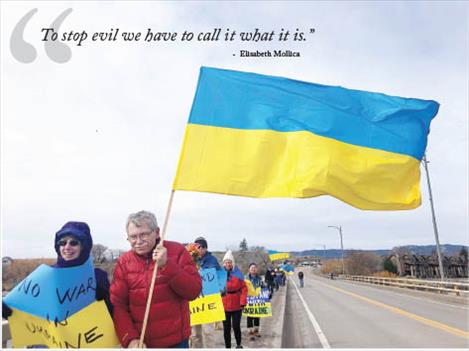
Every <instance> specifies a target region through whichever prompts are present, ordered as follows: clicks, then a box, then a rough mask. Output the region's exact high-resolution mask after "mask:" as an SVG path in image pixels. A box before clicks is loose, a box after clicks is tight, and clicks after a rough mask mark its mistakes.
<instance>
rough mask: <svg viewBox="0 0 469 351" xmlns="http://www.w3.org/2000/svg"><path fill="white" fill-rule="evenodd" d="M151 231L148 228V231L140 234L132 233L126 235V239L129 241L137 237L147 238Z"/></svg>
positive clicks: (134, 240) (135, 239)
mask: <svg viewBox="0 0 469 351" xmlns="http://www.w3.org/2000/svg"><path fill="white" fill-rule="evenodd" d="M151 233H153V230H150V231H149V232H143V233H140V234H132V235H129V236H128V237H127V240H128V241H130V242H131V243H135V242H137V240H138V239H141V240H147V239H148V238H149V237H150V235H151Z"/></svg>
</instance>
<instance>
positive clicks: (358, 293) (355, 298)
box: [282, 268, 469, 349]
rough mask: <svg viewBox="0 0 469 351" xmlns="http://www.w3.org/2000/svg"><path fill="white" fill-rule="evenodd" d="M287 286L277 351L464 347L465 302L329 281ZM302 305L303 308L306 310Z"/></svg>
mask: <svg viewBox="0 0 469 351" xmlns="http://www.w3.org/2000/svg"><path fill="white" fill-rule="evenodd" d="M303 271H304V272H305V287H304V288H299V283H298V280H297V278H296V274H295V276H292V279H291V280H290V282H289V286H288V290H287V302H286V310H285V323H284V334H283V343H282V347H288V348H305V347H306V348H329V347H330V348H442V349H446V348H468V347H469V318H468V316H469V309H468V305H467V302H468V301H467V299H462V298H459V300H457V301H456V302H455V300H454V299H453V300H451V298H445V297H443V296H441V297H435V295H436V294H433V293H432V294H428V293H420V292H416V291H407V290H406V291H404V289H391V290H389V289H388V288H382V287H376V286H373V285H365V284H360V283H352V282H348V281H342V280H336V279H335V280H330V279H326V278H323V277H319V276H316V275H314V274H313V273H312V272H311V271H309V268H307V269H304V270H303ZM305 305H306V306H307V307H306V306H305Z"/></svg>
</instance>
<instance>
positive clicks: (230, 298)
mask: <svg viewBox="0 0 469 351" xmlns="http://www.w3.org/2000/svg"><path fill="white" fill-rule="evenodd" d="M227 275H228V276H227V280H226V293H225V294H224V296H223V298H222V299H223V307H224V308H225V311H227V312H231V311H239V310H241V309H242V308H243V307H244V306H246V303H247V302H246V299H247V295H248V288H247V286H246V283H245V281H244V277H243V274H242V273H241V271H240V270H239V269H238V268H237V267H234V268H233V270H232V271H228V272H227Z"/></svg>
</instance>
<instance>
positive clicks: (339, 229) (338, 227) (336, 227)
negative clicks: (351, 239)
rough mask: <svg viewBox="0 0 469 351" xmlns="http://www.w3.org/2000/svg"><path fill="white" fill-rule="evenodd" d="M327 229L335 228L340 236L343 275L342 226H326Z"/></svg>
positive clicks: (343, 272) (343, 270)
mask: <svg viewBox="0 0 469 351" xmlns="http://www.w3.org/2000/svg"><path fill="white" fill-rule="evenodd" d="M328 227H329V228H335V229H337V230H338V231H339V235H340V250H341V251H342V274H345V263H344V241H343V238H342V226H340V225H339V226H335V225H328Z"/></svg>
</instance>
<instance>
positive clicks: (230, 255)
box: [223, 250, 235, 267]
mask: <svg viewBox="0 0 469 351" xmlns="http://www.w3.org/2000/svg"><path fill="white" fill-rule="evenodd" d="M228 260H229V261H231V262H232V263H233V267H234V265H235V259H234V257H233V253H232V252H231V250H228V251H226V254H225V256H224V257H223V262H225V261H228Z"/></svg>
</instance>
